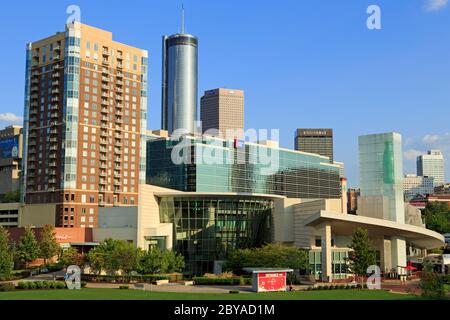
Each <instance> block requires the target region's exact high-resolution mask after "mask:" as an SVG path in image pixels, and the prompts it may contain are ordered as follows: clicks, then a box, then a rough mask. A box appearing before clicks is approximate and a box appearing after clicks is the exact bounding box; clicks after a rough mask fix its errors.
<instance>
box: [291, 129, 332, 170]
mask: <svg viewBox="0 0 450 320" xmlns="http://www.w3.org/2000/svg"><path fill="white" fill-rule="evenodd" d="M295 150H298V151H303V152H309V153H316V154H320V155H322V156H326V157H328V158H329V159H330V162H331V163H332V162H333V129H302V128H300V129H297V131H296V132H295Z"/></svg>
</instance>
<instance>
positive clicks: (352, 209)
mask: <svg viewBox="0 0 450 320" xmlns="http://www.w3.org/2000/svg"><path fill="white" fill-rule="evenodd" d="M359 194H360V193H359V189H356V188H349V189H348V190H347V213H349V214H356V210H358V197H359Z"/></svg>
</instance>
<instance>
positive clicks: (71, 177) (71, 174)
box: [61, 23, 81, 189]
mask: <svg viewBox="0 0 450 320" xmlns="http://www.w3.org/2000/svg"><path fill="white" fill-rule="evenodd" d="M80 38H81V29H80V25H79V24H77V23H74V24H68V25H67V30H66V41H65V42H66V45H65V50H66V51H65V57H66V58H65V59H64V69H65V72H64V109H63V119H64V121H63V122H64V123H65V126H64V130H63V131H62V134H63V138H62V141H64V146H63V150H64V160H63V161H64V163H63V167H62V168H63V179H62V181H61V188H62V189H76V187H77V185H76V183H77V150H78V149H77V144H78V104H79V101H78V98H79V91H78V89H79V86H80Z"/></svg>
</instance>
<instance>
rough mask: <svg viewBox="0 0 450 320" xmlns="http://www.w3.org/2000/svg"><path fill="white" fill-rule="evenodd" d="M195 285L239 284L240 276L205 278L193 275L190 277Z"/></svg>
mask: <svg viewBox="0 0 450 320" xmlns="http://www.w3.org/2000/svg"><path fill="white" fill-rule="evenodd" d="M192 280H194V283H195V284H196V285H229V286H233V285H239V284H240V283H241V280H240V278H207V277H194V278H192Z"/></svg>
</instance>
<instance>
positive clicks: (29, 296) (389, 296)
mask: <svg viewBox="0 0 450 320" xmlns="http://www.w3.org/2000/svg"><path fill="white" fill-rule="evenodd" d="M414 299H420V297H417V296H414V295H404V294H394V293H390V292H387V291H369V290H331V291H296V292H277V293H260V294H257V293H239V294H229V293H192V294H186V293H172V292H148V291H147V292H145V291H140V290H120V289H81V290H34V291H31V290H27V291H13V292H0V300H414Z"/></svg>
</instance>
